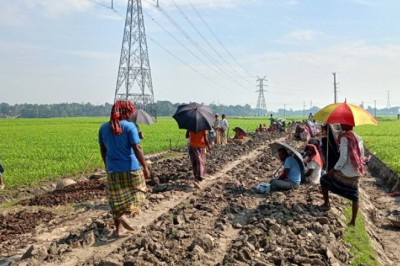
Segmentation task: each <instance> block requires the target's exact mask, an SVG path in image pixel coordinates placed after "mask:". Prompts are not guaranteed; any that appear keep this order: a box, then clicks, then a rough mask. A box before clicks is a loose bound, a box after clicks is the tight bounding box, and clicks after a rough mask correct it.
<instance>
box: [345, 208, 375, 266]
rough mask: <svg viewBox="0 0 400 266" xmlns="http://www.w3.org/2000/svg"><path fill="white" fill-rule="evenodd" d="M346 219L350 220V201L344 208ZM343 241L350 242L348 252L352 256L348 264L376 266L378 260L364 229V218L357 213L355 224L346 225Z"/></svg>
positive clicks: (353, 265)
mask: <svg viewBox="0 0 400 266" xmlns="http://www.w3.org/2000/svg"><path fill="white" fill-rule="evenodd" d="M344 213H345V215H346V220H347V221H350V220H351V202H349V203H348V204H347V205H346V208H345V210H344ZM344 241H345V242H346V243H348V244H350V252H351V255H352V256H353V258H352V260H351V263H350V264H349V265H352V266H359V265H368V266H378V265H379V261H378V257H377V255H376V253H375V250H374V248H373V247H372V245H371V242H370V239H369V236H368V233H367V231H366V230H365V223H364V218H363V217H362V215H361V213H359V214H358V216H357V220H356V226H347V227H346V231H345V235H344Z"/></svg>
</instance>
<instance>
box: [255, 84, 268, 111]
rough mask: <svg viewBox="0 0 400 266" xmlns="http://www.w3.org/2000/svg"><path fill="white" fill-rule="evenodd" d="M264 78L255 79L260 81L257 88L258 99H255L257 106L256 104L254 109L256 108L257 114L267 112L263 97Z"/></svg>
mask: <svg viewBox="0 0 400 266" xmlns="http://www.w3.org/2000/svg"><path fill="white" fill-rule="evenodd" d="M264 80H266V79H265V77H264V78H262V79H261V78H258V80H257V81H259V82H260V84H259V87H260V89H259V90H257V92H258V100H257V106H256V110H257V116H265V115H266V114H267V112H268V111H267V105H266V104H265V97H264V86H266V85H264Z"/></svg>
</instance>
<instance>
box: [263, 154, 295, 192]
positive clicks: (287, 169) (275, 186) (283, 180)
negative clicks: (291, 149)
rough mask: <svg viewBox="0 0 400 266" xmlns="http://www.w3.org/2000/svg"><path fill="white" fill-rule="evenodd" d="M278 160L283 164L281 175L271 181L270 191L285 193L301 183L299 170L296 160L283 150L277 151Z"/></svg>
mask: <svg viewBox="0 0 400 266" xmlns="http://www.w3.org/2000/svg"><path fill="white" fill-rule="evenodd" d="M278 154H279V159H280V160H281V161H282V162H283V167H284V170H283V173H282V174H280V175H279V177H278V179H274V180H272V181H271V188H270V189H271V192H272V191H286V190H291V189H294V188H297V187H298V186H299V185H300V182H301V169H300V165H299V163H298V162H297V161H296V159H295V158H294V157H292V156H290V155H289V153H288V151H287V150H286V149H285V148H280V149H278Z"/></svg>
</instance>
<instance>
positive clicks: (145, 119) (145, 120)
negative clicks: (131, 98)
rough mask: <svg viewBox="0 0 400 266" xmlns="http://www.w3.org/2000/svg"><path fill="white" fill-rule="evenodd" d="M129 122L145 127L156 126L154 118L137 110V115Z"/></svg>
mask: <svg viewBox="0 0 400 266" xmlns="http://www.w3.org/2000/svg"><path fill="white" fill-rule="evenodd" d="M129 120H130V121H132V122H133V123H135V124H145V125H151V124H154V119H153V117H152V116H151V115H150V114H149V113H148V112H146V111H145V110H142V109H138V110H135V114H134V115H132V116H131V118H130V119H129Z"/></svg>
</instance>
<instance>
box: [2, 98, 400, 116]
mask: <svg viewBox="0 0 400 266" xmlns="http://www.w3.org/2000/svg"><path fill="white" fill-rule="evenodd" d="M180 104H181V103H171V102H170V101H157V102H156V103H155V104H154V105H153V106H150V108H149V109H150V110H155V112H154V113H153V115H154V116H172V115H173V114H174V113H175V111H176V109H177V108H178V106H179V105H180ZM208 106H209V107H210V108H211V109H212V111H213V113H219V114H225V115H227V116H269V115H270V114H271V113H272V112H270V113H266V112H260V110H256V109H253V108H251V106H250V105H249V104H246V105H216V104H210V105H208ZM111 108H112V104H111V103H105V104H103V105H93V104H91V103H59V104H28V103H24V104H15V105H10V104H7V103H0V117H3V118H4V117H21V118H50V117H98V116H109V115H110V111H111ZM366 109H367V110H368V111H369V112H370V113H371V114H373V115H374V114H375V113H376V114H377V115H393V114H397V113H398V110H399V107H392V108H385V109H379V110H376V109H374V108H372V107H370V106H368V107H367V108H366ZM318 110H319V108H318V107H316V106H314V107H312V108H310V109H307V110H292V109H287V110H283V109H279V110H278V111H277V112H273V114H274V115H275V117H276V116H282V117H283V116H298V115H300V116H308V114H309V113H313V114H314V113H316V112H317V111H318Z"/></svg>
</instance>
